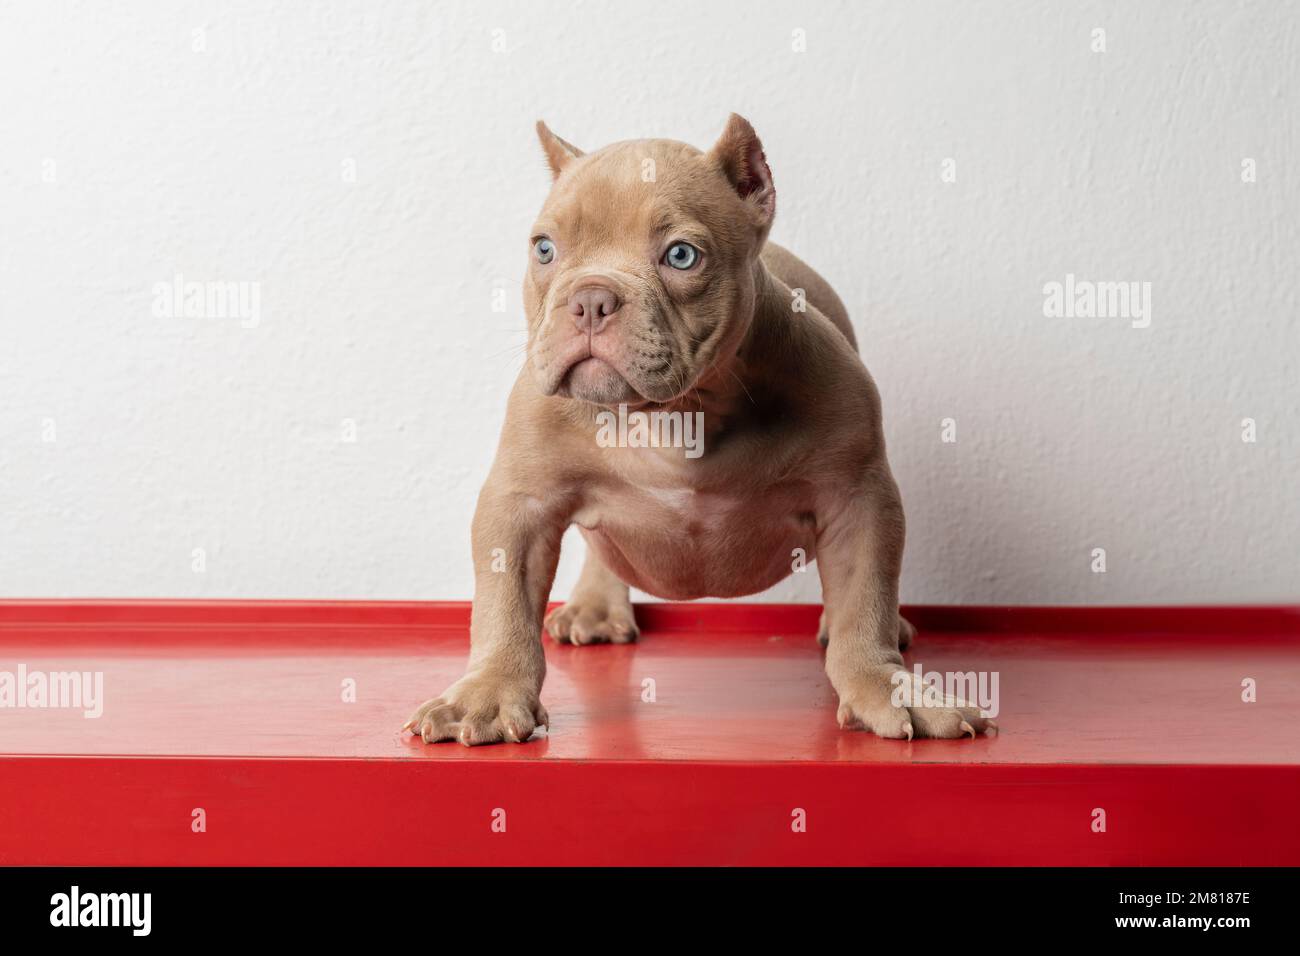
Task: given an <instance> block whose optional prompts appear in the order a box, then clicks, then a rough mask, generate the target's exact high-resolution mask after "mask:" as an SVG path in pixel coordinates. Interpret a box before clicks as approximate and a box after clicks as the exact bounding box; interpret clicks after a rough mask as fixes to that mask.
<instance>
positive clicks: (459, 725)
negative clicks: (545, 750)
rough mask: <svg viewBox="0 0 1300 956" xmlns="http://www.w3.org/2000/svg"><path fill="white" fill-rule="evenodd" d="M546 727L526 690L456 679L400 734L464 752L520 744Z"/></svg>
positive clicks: (514, 684) (480, 678)
mask: <svg viewBox="0 0 1300 956" xmlns="http://www.w3.org/2000/svg"><path fill="white" fill-rule="evenodd" d="M546 726H549V718H548V717H547V716H546V708H544V707H543V706H542V702H541V700H540V699H539V698H538V692H537V690H536V688H534V687H533V685H532V684H530V683H528V682H527V681H521V680H518V679H517V678H502V677H497V676H489V675H482V674H478V675H470V674H467V675H466V676H464V677H462V678H461V679H460V680H458V681H457V682H456V683H454V684H452V685H451V686H450V687H448V688H447V689H446V690H445V691H444V692H443V694H442V696H441V697H435V698H433V699H432V700H426V701H425V702H424V703H423V704H421V705H420V706H419V707H418V708H417V709H416V711H415V713H414V714H412V715H411V719H410V720H408V721H407V722H406V723H405V724H404V725H403V726H402V730H409V731H411V732H412V733H413V734H415V735H416V736H418V737H420V738H422V739H423V740H424V742H425V743H426V744H431V743H436V742H437V741H440V740H458V741H460V742H461V743H462V744H464V745H465V746H466V747H473V746H476V745H478V744H496V743H501V742H502V741H513V742H514V743H523V742H524V741H525V740H527V739H528V738H529V737H530V736H532V733H533V731H534V730H536V729H537V728H538V727H546Z"/></svg>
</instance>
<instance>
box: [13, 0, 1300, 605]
mask: <svg viewBox="0 0 1300 956" xmlns="http://www.w3.org/2000/svg"><path fill="white" fill-rule="evenodd" d="M1298 21H1300V16H1297V12H1296V10H1295V9H1294V7H1293V6H1291V5H1289V4H1285V3H1264V2H1261V3H1247V4H1241V3H1236V2H1217V3H1212V2H1189V0H1183V2H1175V0H1170V2H1162V3H1142V4H1131V3H1105V4H1071V5H1064V4H1053V3H1036V2H1007V3H1000V4H998V3H962V2H957V0H953V2H949V3H904V2H898V3H890V4H868V3H858V2H854V3H839V4H810V3H803V2H792V3H755V2H753V0H746V2H740V0H736V2H732V3H726V4H720V3H707V4H706V3H681V4H674V3H622V4H599V3H583V4H561V3H552V2H547V3H537V2H523V3H511V4H496V3H483V2H479V3H468V2H467V3H428V2H420V3H417V2H411V3H381V2H374V0H371V2H356V3H337V2H335V3H319V4H307V3H290V2H283V0H282V2H272V3H266V2H256V0H248V2H233V3H217V2H211V3H200V2H193V0H190V2H169V0H167V2H165V0H152V2H135V3H131V4H121V5H107V4H100V3H90V2H88V3H80V4H66V3H52V2H43V0H21V2H18V0H15V2H8V3H5V4H4V5H3V6H2V7H0V594H2V595H5V596H173V597H314V598H332V597H338V598H464V597H468V596H469V595H470V593H471V588H472V576H471V573H470V567H469V544H468V533H469V521H470V515H471V512H472V509H473V503H474V499H475V495H476V493H477V490H478V486H479V483H480V481H481V480H482V478H483V476H484V474H485V473H486V470H487V467H488V464H489V460H490V457H491V455H492V452H493V448H494V446H495V442H496V436H497V430H498V427H499V424H500V420H501V416H502V412H503V407H504V399H505V395H506V391H507V388H508V386H509V384H510V382H511V380H512V379H513V377H514V375H515V372H516V370H517V369H518V368H519V365H520V362H521V358H520V354H519V349H520V347H521V345H522V342H523V335H522V318H521V315H520V312H519V299H518V291H519V283H518V278H519V276H520V275H522V270H523V268H524V264H525V251H526V238H527V235H528V232H527V230H528V227H529V225H530V224H531V221H532V217H533V215H534V213H535V212H536V210H537V207H538V206H539V204H540V202H541V200H542V197H543V195H544V193H545V190H546V188H547V182H548V178H547V175H546V173H545V171H544V167H543V164H542V161H541V159H540V154H539V151H538V149H537V145H536V142H535V139H534V134H533V130H532V125H533V121H534V120H535V119H536V118H538V117H545V118H546V120H547V121H548V122H549V123H550V124H551V126H552V127H553V128H554V129H555V130H556V131H557V132H559V133H560V134H561V135H562V136H564V137H566V138H568V139H571V140H572V141H574V142H575V143H577V144H579V145H581V146H584V147H588V148H593V147H596V146H599V145H602V144H604V143H606V142H609V141H612V140H615V139H621V138H628V137H637V136H647V135H654V136H667V137H672V138H676V139H683V140H686V141H688V142H692V143H695V144H697V145H699V146H702V147H703V146H707V145H708V144H710V143H711V142H712V141H713V139H714V138H715V137H716V136H717V134H718V133H719V132H720V131H721V128H722V124H723V121H724V119H725V117H726V115H727V113H728V112H730V111H732V110H736V111H738V112H741V113H742V114H744V115H745V116H747V117H748V118H749V119H750V120H752V121H753V123H754V124H755V126H756V127H757V129H758V131H759V133H760V134H761V135H762V136H763V138H764V141H765V143H766V146H767V153H768V157H769V159H770V161H771V164H772V168H773V170H774V174H775V178H776V182H777V187H778V195H779V204H778V207H779V208H778V214H777V225H776V228H775V231H774V234H773V235H774V238H775V239H777V240H778V241H780V242H782V243H785V244H787V245H789V246H791V247H793V248H794V249H795V250H796V251H797V252H798V253H799V254H800V255H802V256H804V257H805V258H806V259H808V260H809V261H811V262H812V263H813V264H814V265H815V266H817V267H818V268H819V269H821V271H822V272H823V273H824V274H825V275H826V276H827V277H828V278H830V279H831V281H832V282H833V283H834V284H835V285H836V286H837V288H838V289H839V291H840V292H841V294H842V296H843V298H844V300H845V302H846V303H848V305H849V308H850V311H851V312H852V314H853V316H854V320H855V322H856V325H857V329H858V335H859V338H860V340H861V342H862V343H863V350H864V353H865V355H866V358H867V362H868V365H869V366H870V368H871V370H872V372H873V373H874V375H875V376H876V379H877V381H878V382H879V383H880V386H881V388H882V391H883V392H884V396H885V408H886V427H887V430H888V434H889V441H890V457H891V459H892V461H893V463H894V469H895V472H896V473H897V476H898V478H899V481H900V483H901V486H902V488H903V493H904V498H905V502H906V505H907V509H908V516H909V525H910V529H909V530H910V537H909V544H908V552H907V565H906V572H905V575H904V581H903V594H904V598H905V599H906V600H908V601H913V602H918V601H920V602H941V603H953V602H984V603H999V602H1009V603H1054V602H1061V603H1075V602H1080V603H1117V602H1144V601H1149V602H1204V601H1236V600H1265V599H1283V598H1295V597H1297V596H1300V573H1298V572H1300V507H1298V505H1297V488H1298V487H1300V482H1298V481H1297V476H1298V472H1300V463H1298V460H1297V447H1298V444H1300V443H1298V441H1297V439H1298V437H1300V434H1298V432H1300V426H1298V425H1297V413H1298V411H1300V403H1298V401H1297V395H1298V394H1300V389H1297V385H1296V382H1297V371H1298V370H1297V353H1298V352H1300V328H1298V323H1297V280H1296V266H1297V263H1300V239H1298V235H1297V213H1300V189H1298V188H1297V169H1300V148H1298V147H1300V143H1298V142H1297V134H1296V116H1297V114H1298V112H1300V110H1298V104H1297V81H1300V29H1298V28H1297V22H1298ZM1095 28H1103V29H1104V30H1105V43H1106V49H1105V52H1093V50H1092V49H1091V47H1092V45H1093V44H1094V37H1093V33H1092V31H1093V30H1094V29H1095ZM796 29H801V30H803V31H806V33H805V35H806V44H807V49H806V52H795V51H794V50H793V49H792V38H793V36H794V33H793V31H795V30H796ZM495 30H500V31H503V32H502V33H495V34H494V31H495ZM195 31H202V32H201V33H196V32H195ZM200 40H201V41H202V42H198V41H200ZM494 43H495V44H496V45H497V46H501V45H502V44H504V51H499V50H494ZM196 45H198V46H202V47H203V49H200V50H197V51H196V50H195V49H194V47H195V46H196ZM948 158H952V159H954V160H955V161H956V173H957V181H956V182H955V183H945V182H943V181H942V179H941V172H942V170H943V163H944V160H945V159H948ZM1245 158H1251V159H1253V160H1255V163H1256V170H1257V181H1256V182H1254V183H1243V181H1242V163H1243V159H1245ZM349 161H351V162H354V163H355V171H356V176H355V182H348V181H345V180H346V177H345V175H344V172H345V167H346V164H347V163H348V162H349ZM49 180H52V181H49ZM177 273H180V274H183V275H184V276H185V277H186V278H187V279H192V280H223V281H231V282H241V281H242V282H249V283H254V282H255V283H258V284H259V289H260V296H261V301H260V321H259V323H258V324H257V326H256V327H254V328H245V327H242V326H241V323H240V322H238V321H236V320H232V319H219V318H218V319H186V318H159V317H157V316H155V315H154V314H153V305H154V293H153V288H154V286H155V284H156V283H159V282H169V281H171V279H172V277H173V276H174V275H176V274H177ZM1067 273H1073V274H1075V275H1076V276H1078V277H1079V278H1082V279H1091V280H1134V281H1142V282H1150V283H1151V287H1152V321H1151V325H1150V327H1149V328H1145V329H1137V328H1133V327H1131V323H1130V322H1128V321H1127V320H1125V319H1123V318H1110V319H1093V320H1088V319H1063V318H1047V317H1045V316H1044V315H1043V301H1044V296H1043V291H1042V290H1043V287H1044V285H1045V284H1046V283H1048V282H1052V281H1063V280H1064V278H1065V275H1066V274H1067ZM497 287H499V288H502V289H504V290H505V296H506V301H507V306H508V307H507V309H506V311H505V312H504V313H500V312H494V311H493V310H492V301H493V294H494V288H497ZM946 417H951V418H954V419H955V420H956V423H957V426H956V427H957V441H956V442H955V443H952V444H945V443H943V442H942V441H941V428H940V422H941V420H942V419H944V418H946ZM1248 417H1249V418H1253V419H1254V420H1255V421H1256V423H1257V430H1258V431H1257V436H1258V440H1257V441H1256V442H1255V443H1246V442H1243V441H1242V420H1243V419H1244V418H1248ZM345 419H352V420H354V421H355V423H356V428H357V440H356V441H355V442H354V443H347V442H343V441H340V437H341V434H342V428H343V425H342V422H343V420H345ZM51 428H52V429H53V430H52V432H51ZM51 438H52V439H53V440H45V439H51ZM1098 547H1101V548H1105V549H1106V551H1107V568H1108V570H1107V572H1106V573H1105V574H1095V573H1092V571H1091V570H1090V562H1091V551H1092V549H1093V548H1098ZM196 548H202V549H205V551H206V570H205V571H204V573H201V574H200V573H195V572H194V571H193V570H192V560H193V559H192V554H193V550H194V549H196ZM577 558H578V553H577V552H576V551H575V550H571V551H570V552H569V554H568V556H567V557H566V559H565V561H564V563H563V565H562V573H561V578H560V581H559V582H558V584H557V593H563V592H564V591H565V590H566V588H567V586H568V582H569V581H571V580H572V578H573V575H574V573H575V572H576V565H577ZM815 577H816V576H815V574H807V575H800V576H797V577H796V578H795V579H792V580H791V581H789V582H786V584H785V585H783V586H781V587H780V588H778V589H777V590H776V591H774V592H772V593H771V594H770V595H769V597H771V598H774V599H785V600H790V599H794V600H815V599H816V595H817V588H816V580H815Z"/></svg>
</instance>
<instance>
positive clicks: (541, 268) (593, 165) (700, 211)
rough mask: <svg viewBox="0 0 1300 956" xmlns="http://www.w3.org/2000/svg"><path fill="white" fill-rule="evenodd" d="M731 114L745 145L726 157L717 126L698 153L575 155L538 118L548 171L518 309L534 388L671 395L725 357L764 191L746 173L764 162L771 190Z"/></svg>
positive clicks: (631, 398)
mask: <svg viewBox="0 0 1300 956" xmlns="http://www.w3.org/2000/svg"><path fill="white" fill-rule="evenodd" d="M736 121H739V122H740V123H742V124H744V131H746V136H745V137H744V138H745V140H746V141H745V142H743V143H740V144H739V145H738V147H737V149H738V150H739V152H737V151H736V150H731V152H730V153H728V154H726V155H719V154H718V150H719V149H720V148H721V147H722V146H723V145H724V142H725V141H726V139H727V137H726V135H725V134H724V140H723V141H720V142H719V146H718V147H715V150H714V151H713V152H711V153H708V154H705V153H701V152H700V151H699V150H696V149H694V148H692V147H690V146H687V145H685V144H682V143H675V142H671V141H668V140H639V141H633V142H626V143H617V144H615V145H613V146H609V147H606V148H605V149H603V150H600V151H599V152H596V153H593V154H591V155H582V154H581V153H579V152H578V151H577V150H575V149H574V148H573V147H571V146H569V145H568V144H567V143H564V141H563V140H559V139H558V138H556V137H554V136H553V134H551V133H550V132H549V130H546V129H545V127H544V126H540V125H539V132H541V135H542V140H543V146H544V147H545V148H546V151H547V156H548V159H549V160H550V162H551V165H552V168H553V169H554V170H555V171H556V179H555V183H554V185H553V187H552V190H551V193H550V195H549V196H548V197H547V200H546V203H545V205H544V206H543V207H542V211H541V213H540V215H539V216H538V218H537V222H536V224H535V225H534V226H533V229H532V235H531V237H530V239H529V246H528V272H527V275H526V277H525V280H524V303H525V308H526V310H527V314H528V322H529V336H528V338H529V343H528V353H529V356H528V362H529V366H530V368H531V370H532V374H533V376H534V379H535V381H536V382H537V384H538V386H539V387H540V388H541V390H542V391H543V393H545V394H547V395H560V396H564V397H569V398H576V399H581V400H583V401H586V402H592V403H595V404H598V405H606V406H610V405H617V404H619V403H624V402H625V403H627V404H629V405H633V406H637V405H641V404H645V403H650V402H653V403H667V402H671V401H673V400H674V399H676V398H678V397H680V396H681V395H683V394H684V393H686V392H687V391H689V390H690V389H691V388H692V387H693V386H695V384H696V383H697V382H698V381H699V379H700V377H701V376H702V375H703V374H704V373H705V372H707V371H708V370H709V369H710V368H712V367H713V366H714V365H715V363H717V362H718V361H719V359H725V358H728V357H729V356H731V355H734V354H735V351H736V349H737V348H738V347H739V345H740V343H741V341H742V340H743V339H744V336H745V333H746V331H747V330H748V327H749V322H750V320H751V317H752V315H753V309H754V294H755V291H754V260H755V258H756V257H757V255H758V251H759V249H760V248H761V246H762V242H763V239H764V238H765V237H766V234H767V227H768V225H769V224H770V219H771V216H770V212H771V207H772V205H773V203H772V202H770V201H766V199H767V198H771V199H774V194H771V196H770V197H765V195H763V194H761V191H762V188H763V187H762V186H761V185H756V184H755V183H756V180H755V179H754V178H753V177H752V176H750V177H749V178H748V179H747V178H746V177H747V176H749V174H750V173H751V172H753V170H754V169H756V168H757V165H761V172H762V174H763V176H765V177H767V178H766V183H767V189H768V193H769V194H770V177H769V176H767V172H766V170H767V166H766V163H765V162H763V161H762V150H761V147H760V146H758V144H757V138H756V137H752V134H753V131H752V129H750V128H749V124H748V123H745V122H744V120H740V119H739V117H735V118H733V124H734V123H735V122H736ZM728 130H729V131H730V130H731V127H728ZM751 137H752V143H750V142H748V139H749V138H751ZM755 149H757V153H756V154H755V153H754V152H753V151H754V150H755ZM737 157H739V158H738V159H737ZM765 202H766V204H765Z"/></svg>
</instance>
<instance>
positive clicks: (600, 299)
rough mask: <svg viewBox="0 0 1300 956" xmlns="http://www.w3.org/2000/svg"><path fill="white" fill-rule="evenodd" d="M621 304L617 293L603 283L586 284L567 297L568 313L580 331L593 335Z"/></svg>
mask: <svg viewBox="0 0 1300 956" xmlns="http://www.w3.org/2000/svg"><path fill="white" fill-rule="evenodd" d="M622 304H623V303H622V302H621V301H620V300H619V298H618V293H616V292H615V291H614V290H613V289H610V288H607V287H606V286H603V285H588V286H583V287H582V288H581V289H579V290H577V291H576V292H574V293H573V295H572V296H570V297H569V314H570V315H572V316H573V321H574V322H576V323H577V325H578V328H579V329H580V330H581V331H583V332H590V333H592V334H593V335H594V334H595V333H597V332H599V331H600V330H601V329H602V328H603V327H604V325H605V322H606V320H608V318H609V317H610V316H611V315H613V314H614V313H615V312H617V311H618V308H619V306H621V305H622Z"/></svg>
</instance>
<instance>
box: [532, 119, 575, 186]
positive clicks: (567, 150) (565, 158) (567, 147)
mask: <svg viewBox="0 0 1300 956" xmlns="http://www.w3.org/2000/svg"><path fill="white" fill-rule="evenodd" d="M537 138H538V139H540V140H541V141H542V149H543V151H545V153H546V164H547V165H548V166H550V167H551V178H552V179H554V178H557V177H558V176H559V175H560V172H561V170H563V169H564V167H565V166H567V165H568V164H569V163H571V162H573V161H574V160H575V159H577V158H578V157H579V156H581V155H583V153H582V150H580V149H578V147H576V146H574V145H573V144H572V143H566V142H565V141H564V140H562V139H560V137H558V136H556V135H555V134H554V133H552V132H551V128H550V127H549V126H547V125H546V124H545V123H543V122H542V121H541V120H538V121H537Z"/></svg>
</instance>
